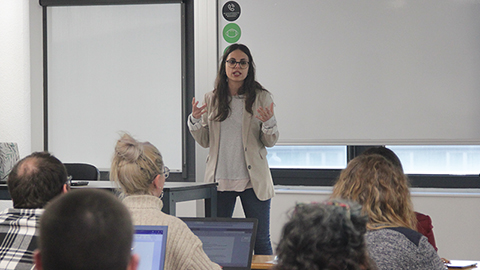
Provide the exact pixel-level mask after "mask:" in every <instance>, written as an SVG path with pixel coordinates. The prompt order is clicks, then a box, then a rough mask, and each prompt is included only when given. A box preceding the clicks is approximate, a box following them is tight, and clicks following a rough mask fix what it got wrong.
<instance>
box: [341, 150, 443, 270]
mask: <svg viewBox="0 0 480 270" xmlns="http://www.w3.org/2000/svg"><path fill="white" fill-rule="evenodd" d="M332 197H333V198H341V199H345V200H352V201H356V202H358V203H360V204H361V205H362V209H363V212H364V213H365V214H367V215H368V218H369V221H368V223H367V230H368V231H367V233H366V239H367V248H368V251H369V255H370V257H371V258H372V259H373V260H374V261H375V263H376V265H377V267H378V268H379V269H380V270H384V269H385V270H386V269H400V270H401V269H410V270H412V269H418V270H429V269H432V270H437V269H438V270H440V269H445V266H444V264H443V262H442V260H441V259H440V257H438V255H437V253H436V251H435V249H434V248H433V246H432V245H431V244H430V243H429V242H428V239H427V238H426V237H425V236H423V235H422V234H420V233H419V232H417V231H416V230H415V228H416V219H415V213H414V212H413V204H412V201H411V198H410V191H409V184H408V179H407V177H406V176H405V175H404V174H403V172H402V170H401V169H400V168H399V167H397V166H395V165H393V164H392V163H391V162H390V161H388V160H387V159H385V158H384V157H382V156H381V155H376V154H374V155H360V156H358V157H356V158H354V159H353V160H351V161H350V162H349V163H348V165H347V168H346V169H344V170H343V171H342V172H341V174H340V177H339V178H338V180H337V182H336V184H335V185H334V187H333V194H332Z"/></svg>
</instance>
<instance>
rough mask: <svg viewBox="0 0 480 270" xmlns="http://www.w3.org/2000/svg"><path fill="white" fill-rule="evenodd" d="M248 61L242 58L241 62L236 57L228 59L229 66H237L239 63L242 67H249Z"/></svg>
mask: <svg viewBox="0 0 480 270" xmlns="http://www.w3.org/2000/svg"><path fill="white" fill-rule="evenodd" d="M248 63H249V62H248V61H245V60H240V62H237V61H236V60H235V59H229V60H227V66H228V67H230V68H235V66H236V65H237V64H239V65H240V68H241V69H245V68H247V67H248Z"/></svg>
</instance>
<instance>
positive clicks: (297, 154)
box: [267, 145, 347, 169]
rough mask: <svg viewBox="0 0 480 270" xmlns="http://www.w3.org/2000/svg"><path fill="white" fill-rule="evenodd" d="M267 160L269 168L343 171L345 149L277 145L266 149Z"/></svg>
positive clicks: (345, 162) (338, 147) (345, 157)
mask: <svg viewBox="0 0 480 270" xmlns="http://www.w3.org/2000/svg"><path fill="white" fill-rule="evenodd" d="M267 159H268V163H269V165H270V168H302V169H343V168H345V167H346V166H347V147H346V146H319V145H313V146H304V145H300V146H292V145H278V146H275V147H273V148H270V149H268V155H267Z"/></svg>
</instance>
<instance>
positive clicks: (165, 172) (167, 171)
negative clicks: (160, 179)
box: [163, 166, 170, 179]
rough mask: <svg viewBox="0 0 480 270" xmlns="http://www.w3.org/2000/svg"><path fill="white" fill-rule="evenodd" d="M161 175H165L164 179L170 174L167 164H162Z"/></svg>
mask: <svg viewBox="0 0 480 270" xmlns="http://www.w3.org/2000/svg"><path fill="white" fill-rule="evenodd" d="M163 175H164V176H165V179H167V178H168V177H169V176H170V169H169V168H168V167H167V166H163Z"/></svg>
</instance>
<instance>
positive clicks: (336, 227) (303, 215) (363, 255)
mask: <svg viewBox="0 0 480 270" xmlns="http://www.w3.org/2000/svg"><path fill="white" fill-rule="evenodd" d="M367 220H368V218H367V217H366V216H365V215H364V214H362V211H361V206H360V205H359V204H357V203H355V202H348V201H342V200H332V201H327V202H324V203H321V204H299V205H297V206H296V207H295V208H294V210H293V212H292V214H291V216H290V220H289V221H288V222H287V223H286V224H285V226H284V227H283V230H282V237H281V240H280V242H279V244H278V246H277V250H276V253H277V256H278V264H277V265H276V267H275V270H287V269H288V270H301V269H302V270H303V269H309V270H322V269H328V270H334V269H347V270H357V269H358V270H359V269H363V270H365V269H375V264H374V263H372V261H371V260H370V258H369V257H368V254H367V249H366V244H365V239H364V234H365V232H366V223H367Z"/></svg>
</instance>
